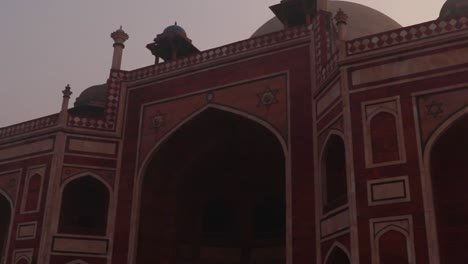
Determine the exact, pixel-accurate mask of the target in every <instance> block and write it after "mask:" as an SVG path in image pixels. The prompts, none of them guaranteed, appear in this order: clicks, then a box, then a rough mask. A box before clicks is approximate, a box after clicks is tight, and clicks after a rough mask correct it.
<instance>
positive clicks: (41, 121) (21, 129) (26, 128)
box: [0, 114, 59, 139]
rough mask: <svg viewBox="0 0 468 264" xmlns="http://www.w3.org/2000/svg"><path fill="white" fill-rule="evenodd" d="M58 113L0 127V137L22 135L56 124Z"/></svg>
mask: <svg viewBox="0 0 468 264" xmlns="http://www.w3.org/2000/svg"><path fill="white" fill-rule="evenodd" d="M58 120H59V114H53V115H49V116H44V117H41V118H37V119H33V120H30V121H26V122H22V123H19V124H15V125H11V126H7V127H2V128H0V139H3V138H7V137H12V136H17V135H22V134H26V133H30V132H33V131H39V130H41V129H45V128H51V127H54V126H57V125H58Z"/></svg>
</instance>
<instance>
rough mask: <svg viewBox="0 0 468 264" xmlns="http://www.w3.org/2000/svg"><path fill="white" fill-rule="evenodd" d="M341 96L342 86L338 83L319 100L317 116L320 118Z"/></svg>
mask: <svg viewBox="0 0 468 264" xmlns="http://www.w3.org/2000/svg"><path fill="white" fill-rule="evenodd" d="M340 96H341V84H340V82H336V83H335V84H334V85H333V86H332V87H331V88H329V90H328V91H326V92H325V94H324V95H323V96H322V97H320V98H319V99H318V100H317V116H320V115H321V114H322V113H323V111H325V110H326V109H327V108H328V107H330V105H331V104H332V103H333V102H335V101H336V100H337V99H338V98H339V97H340Z"/></svg>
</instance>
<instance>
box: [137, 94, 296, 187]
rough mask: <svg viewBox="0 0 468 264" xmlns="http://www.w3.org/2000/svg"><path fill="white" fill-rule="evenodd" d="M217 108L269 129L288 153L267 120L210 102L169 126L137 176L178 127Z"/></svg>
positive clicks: (277, 132)
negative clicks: (173, 125) (171, 126)
mask: <svg viewBox="0 0 468 264" xmlns="http://www.w3.org/2000/svg"><path fill="white" fill-rule="evenodd" d="M210 108H212V109H217V110H220V111H224V112H228V113H231V114H235V115H238V116H241V117H244V118H246V119H248V120H250V121H253V122H254V123H257V124H259V125H261V126H263V127H264V128H265V129H267V130H268V131H270V132H271V133H272V134H273V135H274V136H275V137H276V138H277V139H278V142H279V143H280V144H281V147H282V149H283V153H284V155H285V156H286V153H288V147H287V142H286V140H285V139H284V137H283V136H282V135H281V133H280V132H279V130H278V129H277V128H275V127H274V126H273V125H272V124H270V123H268V122H267V121H265V120H263V119H261V118H259V117H257V116H254V115H252V114H249V113H247V112H244V111H241V110H239V109H235V108H232V107H228V106H225V105H220V104H215V103H210V104H207V105H205V106H204V107H202V108H200V109H198V110H197V111H195V112H193V113H192V114H190V115H189V116H188V117H186V118H184V119H183V120H182V121H180V122H179V123H178V124H177V125H176V126H175V127H173V128H171V129H170V130H169V131H168V132H167V133H166V134H165V135H164V136H162V137H161V139H160V140H159V141H158V142H157V143H156V144H155V145H154V146H153V147H152V148H151V150H150V151H149V153H148V154H147V155H146V156H145V157H144V159H143V161H142V163H141V164H139V169H138V173H137V178H141V177H142V174H143V173H144V172H145V171H146V168H147V167H148V164H149V162H150V161H151V157H152V156H153V155H154V153H155V152H156V151H157V149H159V148H160V146H161V145H162V144H163V143H164V142H166V141H167V140H168V139H169V138H170V137H171V135H173V134H174V133H175V132H176V131H178V130H179V128H181V127H183V126H184V125H185V124H187V123H188V122H190V121H191V120H192V119H193V118H195V117H197V116H199V115H200V114H201V113H203V112H205V111H206V110H208V109H210Z"/></svg>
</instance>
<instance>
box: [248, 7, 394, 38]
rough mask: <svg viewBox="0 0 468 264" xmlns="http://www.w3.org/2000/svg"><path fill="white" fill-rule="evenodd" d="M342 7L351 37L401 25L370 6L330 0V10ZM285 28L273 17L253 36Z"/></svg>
mask: <svg viewBox="0 0 468 264" xmlns="http://www.w3.org/2000/svg"><path fill="white" fill-rule="evenodd" d="M340 8H341V9H342V10H343V12H345V13H346V14H347V15H348V17H349V18H348V21H347V24H348V29H347V31H348V33H347V35H348V38H349V39H353V38H358V37H362V36H366V35H372V34H376V33H379V32H383V31H388V30H392V29H396V28H400V27H401V25H400V24H399V23H398V22H396V21H395V20H393V19H391V18H390V17H388V16H387V15H385V14H383V13H381V12H379V11H377V10H375V9H372V8H370V7H367V6H364V5H360V4H356V3H351V2H346V1H328V11H329V12H331V13H333V14H336V12H338V10H339V9H340ZM283 29H284V26H283V24H282V23H281V21H280V20H279V19H278V18H277V17H273V18H272V19H270V20H268V21H267V22H266V23H265V24H263V25H262V26H261V27H260V28H259V29H257V30H256V31H255V33H254V34H253V35H252V36H251V37H258V36H261V35H265V34H268V33H272V32H276V31H280V30H283Z"/></svg>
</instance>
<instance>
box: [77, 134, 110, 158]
mask: <svg viewBox="0 0 468 264" xmlns="http://www.w3.org/2000/svg"><path fill="white" fill-rule="evenodd" d="M68 150H69V151H70V152H83V153H91V154H103V155H112V156H114V155H116V154H117V143H115V142H106V141H97V140H87V139H77V138H69V140H68Z"/></svg>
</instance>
